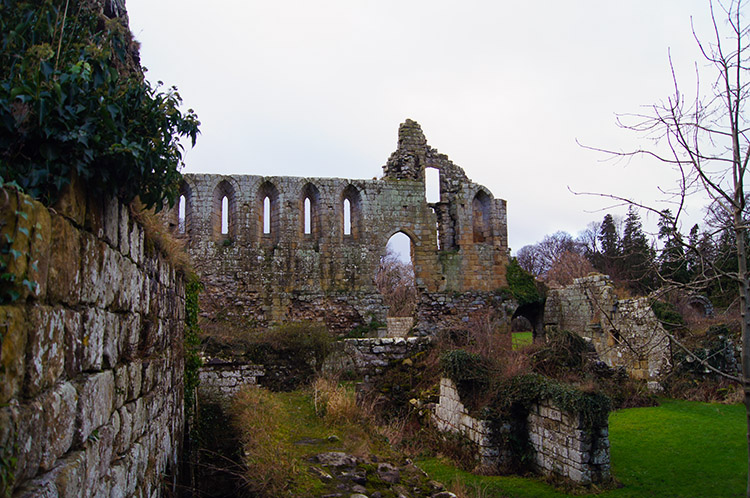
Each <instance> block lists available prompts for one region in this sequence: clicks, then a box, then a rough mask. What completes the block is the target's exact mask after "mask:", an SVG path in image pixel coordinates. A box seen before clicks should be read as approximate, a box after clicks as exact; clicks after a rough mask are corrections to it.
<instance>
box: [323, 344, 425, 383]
mask: <svg viewBox="0 0 750 498" xmlns="http://www.w3.org/2000/svg"><path fill="white" fill-rule="evenodd" d="M430 343H431V339H430V338H427V337H382V338H367V339H344V340H343V341H338V342H336V343H335V347H336V348H337V349H336V350H335V351H334V352H333V353H331V355H329V357H328V358H327V359H326V361H325V364H324V366H323V369H324V370H325V371H330V372H337V373H341V372H345V373H347V374H353V375H356V376H357V377H362V378H365V380H368V379H370V378H372V377H377V376H378V375H380V374H382V373H383V371H384V370H385V369H386V368H387V367H388V366H389V365H391V364H393V363H396V362H401V361H403V360H406V359H407V358H410V357H412V356H414V355H416V354H417V353H420V352H422V351H424V350H425V349H427V348H428V347H429V346H430Z"/></svg>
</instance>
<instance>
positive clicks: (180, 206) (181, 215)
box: [177, 195, 187, 234]
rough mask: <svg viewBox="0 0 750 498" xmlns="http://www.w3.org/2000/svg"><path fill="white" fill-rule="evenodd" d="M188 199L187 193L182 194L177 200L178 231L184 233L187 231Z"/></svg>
mask: <svg viewBox="0 0 750 498" xmlns="http://www.w3.org/2000/svg"><path fill="white" fill-rule="evenodd" d="M186 202H187V200H186V199H185V195H181V196H180V199H179V200H178V201H177V233H179V234H184V233H185V231H186V228H185V209H186V207H185V204H186Z"/></svg>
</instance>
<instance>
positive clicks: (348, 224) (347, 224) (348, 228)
mask: <svg viewBox="0 0 750 498" xmlns="http://www.w3.org/2000/svg"><path fill="white" fill-rule="evenodd" d="M351 234H352V203H351V202H349V199H344V235H351Z"/></svg>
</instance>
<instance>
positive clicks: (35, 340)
mask: <svg viewBox="0 0 750 498" xmlns="http://www.w3.org/2000/svg"><path fill="white" fill-rule="evenodd" d="M29 318H30V320H29V321H30V327H29V335H28V344H27V347H26V352H27V355H26V381H25V382H24V390H25V393H24V394H26V395H27V396H35V395H36V394H38V393H39V392H40V391H42V390H43V389H46V388H48V387H50V386H52V385H53V384H54V383H55V382H56V381H57V379H58V378H59V377H60V376H61V375H62V373H63V371H64V369H65V349H64V348H63V341H64V339H65V312H64V311H63V309H62V308H51V307H48V306H36V307H34V308H32V310H31V311H30V317H29Z"/></svg>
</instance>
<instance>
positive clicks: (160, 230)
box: [129, 197, 192, 274]
mask: <svg viewBox="0 0 750 498" xmlns="http://www.w3.org/2000/svg"><path fill="white" fill-rule="evenodd" d="M129 208H130V216H131V218H133V219H134V220H135V221H137V222H138V223H139V224H140V225H141V226H142V227H143V241H144V244H145V246H146V247H145V248H146V249H148V248H153V249H155V250H156V251H158V252H159V253H161V254H162V255H163V256H164V257H165V258H166V259H167V261H169V263H171V264H172V266H174V268H175V270H177V271H178V272H181V273H183V274H188V273H190V272H191V271H192V265H191V263H190V257H189V256H188V254H187V252H186V251H185V242H184V241H182V240H178V239H177V238H175V236H174V235H173V234H172V233H171V232H170V230H169V229H168V228H167V227H166V224H165V222H164V217H163V216H162V215H161V214H158V213H156V212H155V210H154V209H153V208H151V209H146V208H145V206H144V205H143V203H142V202H141V201H140V199H138V198H137V197H136V198H135V199H134V200H133V202H131V203H130V206H129Z"/></svg>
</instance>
